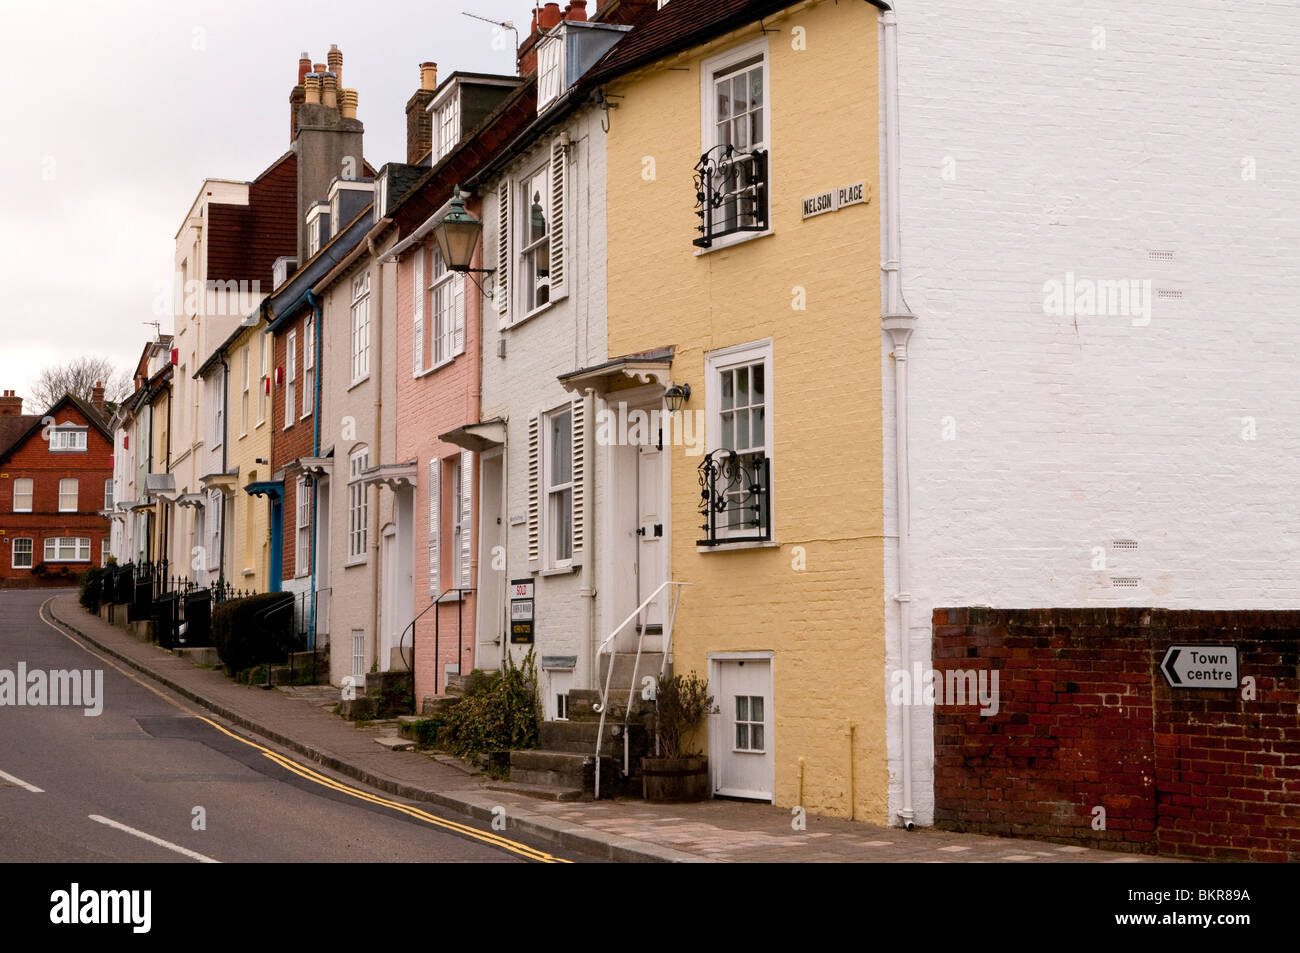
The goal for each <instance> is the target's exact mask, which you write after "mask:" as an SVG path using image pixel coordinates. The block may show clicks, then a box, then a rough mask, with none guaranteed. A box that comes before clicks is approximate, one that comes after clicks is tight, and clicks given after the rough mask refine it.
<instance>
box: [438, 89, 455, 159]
mask: <svg viewBox="0 0 1300 953" xmlns="http://www.w3.org/2000/svg"><path fill="white" fill-rule="evenodd" d="M437 119H438V123H437V128H436V129H435V132H436V133H437V136H438V142H437V153H436V155H435V156H434V163H435V164H436V163H437V161H438V160H439V159H441V158H442V157H443V156H445V155H447V153H449V152H451V150H452V149H454V148H455V147H456V143H457V142H459V141H460V89H459V88H453V89H452V91H451V95H450V96H448V97H447V102H445V103H444V104H442V105H441V106H439V107H438V111H437Z"/></svg>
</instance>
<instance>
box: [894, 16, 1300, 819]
mask: <svg viewBox="0 0 1300 953" xmlns="http://www.w3.org/2000/svg"><path fill="white" fill-rule="evenodd" d="M896 6H897V8H898V22H899V74H900V85H901V110H900V117H901V134H902V215H903V256H902V264H903V280H904V292H905V295H906V298H907V300H908V303H909V304H910V306H911V308H912V310H913V311H914V312H915V313H916V315H917V316H918V318H919V322H918V326H917V330H916V333H915V334H914V335H913V337H912V341H911V346H910V355H911V365H910V374H911V385H910V386H911V402H910V417H911V426H910V428H909V430H910V438H911V448H912V454H911V460H912V478H911V485H912V531H913V537H914V553H913V586H912V595H913V598H914V600H915V601H914V603H913V606H914V609H913V617H912V618H913V641H912V644H913V646H914V649H913V657H914V658H917V657H919V658H921V659H922V660H923V662H924V660H926V659H928V652H929V630H930V616H931V612H932V610H933V608H935V607H936V606H949V605H963V606H964V605H979V604H988V605H994V606H1000V607H1034V606H1092V605H1134V604H1138V605H1158V606H1166V607H1169V608H1203V609H1208V608H1233V609H1246V608H1295V607H1297V606H1300V568H1298V567H1297V563H1296V560H1295V553H1296V548H1297V540H1300V506H1298V505H1297V503H1296V497H1297V493H1296V485H1297V460H1298V459H1300V387H1297V385H1296V381H1295V379H1296V370H1295V366H1294V364H1295V355H1296V353H1297V345H1298V344H1300V327H1298V326H1297V315H1296V313H1295V309H1294V302H1295V301H1296V299H1297V297H1300V269H1297V267H1296V250H1297V248H1300V165H1297V163H1296V161H1295V139H1296V137H1295V130H1296V110H1295V102H1296V99H1297V95H1300V75H1298V74H1297V68H1296V65H1295V64H1296V63H1297V62H1300V11H1297V10H1296V8H1295V7H1294V6H1293V5H1291V4H1289V3H1283V2H1263V0H1252V2H1251V3H1248V4H1239V5H1234V6H1224V5H1223V4H1222V3H1217V2H1211V0H1177V2H1175V0H1145V2H1143V3H1141V4H1126V5H1119V4H1108V3H1098V2H1083V3H1069V2H1065V0H1036V2H1034V3H1027V2H995V3H985V4H966V3H957V2H955V0H927V2H924V3H922V2H919V0H899V3H898V4H897V5H896ZM1101 30H1104V43H1105V45H1104V49H1095V48H1094V41H1095V40H1099V39H1100V38H1101V34H1100V32H1099V31H1101ZM948 159H951V160H952V163H953V166H952V167H953V168H955V178H947V179H946V178H944V176H943V171H944V166H945V162H946V161H947V160H948ZM1249 161H1253V163H1254V167H1255V176H1256V177H1255V178H1254V179H1249V178H1244V177H1243V167H1244V166H1243V164H1244V163H1248V162H1249ZM1151 250H1159V251H1171V252H1173V258H1172V260H1158V259H1153V258H1151V257H1149V251H1151ZM1067 272H1073V273H1074V274H1075V275H1076V276H1077V277H1087V278H1105V279H1129V280H1149V281H1150V282H1151V283H1152V287H1153V289H1156V290H1159V289H1165V290H1175V291H1180V292H1181V293H1182V294H1181V300H1172V299H1158V300H1156V301H1155V302H1154V305H1153V310H1152V314H1151V320H1150V324H1149V325H1147V326H1134V324H1133V320H1132V319H1131V318H1129V317H1122V316H1097V315H1079V316H1078V317H1077V319H1076V318H1073V317H1069V316H1055V315H1049V314H1045V313H1044V308H1043V287H1044V282H1046V281H1048V280H1051V279H1058V280H1064V278H1065V275H1066V273H1067ZM888 351H889V347H888V346H885V347H884V349H883V351H882V357H883V360H884V368H885V370H886V373H887V377H886V380H887V381H888V382H889V385H890V386H888V387H887V389H886V395H885V396H886V400H887V401H888V402H889V403H887V404H886V406H887V407H890V406H892V400H893V394H892V374H893V371H892V366H891V363H892V362H890V360H889V359H888V357H887V354H888ZM1247 417H1249V418H1253V419H1254V422H1255V426H1256V428H1257V438H1256V439H1255V440H1253V441H1250V440H1243V439H1242V431H1243V418H1247ZM945 418H951V423H952V425H954V426H955V428H956V438H955V439H953V440H944V439H942V429H943V426H944V419H945ZM892 441H893V435H892V433H891V432H887V433H886V449H887V459H890V460H891V463H890V464H889V470H890V472H889V475H888V479H887V486H886V502H887V505H888V506H889V507H890V509H891V511H892V504H893V499H894V497H893V485H892V448H893V442H892ZM893 517H894V514H893V513H892V512H891V513H890V520H889V526H890V532H891V533H892V532H894V525H895V524H894V519H893ZM1119 537H1125V538H1131V539H1134V540H1137V541H1138V544H1139V548H1138V549H1137V550H1136V551H1115V550H1113V549H1111V541H1112V540H1113V539H1115V538H1119ZM1093 547H1103V549H1104V552H1105V556H1106V559H1107V568H1106V570H1105V571H1094V570H1093V568H1092V560H1093ZM893 560H894V554H893V553H892V552H889V554H888V559H887V570H888V571H889V572H890V574H891V575H890V576H889V577H888V578H889V579H891V580H893V579H894V578H895V577H894V576H893V573H894V571H895V569H894V562H893ZM1112 576H1136V577H1140V579H1141V584H1140V586H1139V587H1137V588H1135V589H1112V588H1111V585H1110V579H1111V577H1112ZM888 588H889V589H890V591H891V592H892V588H893V587H892V584H891V585H890V586H889V587H888ZM889 613H890V614H889V618H890V624H891V625H892V626H893V627H894V630H892V631H891V632H890V633H889V643H890V646H891V663H892V662H893V660H894V654H895V653H896V649H895V646H896V641H897V632H896V628H897V621H896V620H897V616H896V614H895V613H896V609H895V606H894V604H893V603H892V601H891V604H890V607H889ZM916 724H917V726H918V728H917V731H916V738H917V741H916V751H915V759H914V765H915V770H916V771H917V774H916V781H917V783H916V806H917V808H918V814H919V820H921V822H922V823H928V822H929V821H930V820H931V818H932V807H933V798H932V792H931V790H930V785H931V783H932V772H931V763H932V736H931V732H930V726H929V718H928V716H927V713H926V712H924V711H921V712H919V713H918V716H917V720H916ZM897 728H898V725H897V712H896V711H895V710H892V709H891V712H890V738H891V744H890V751H891V760H890V770H891V778H892V786H891V807H892V808H894V809H897V808H898V807H899V806H900V804H899V800H898V798H899V777H898V772H899V768H900V764H899V761H898V756H899V752H898V735H897Z"/></svg>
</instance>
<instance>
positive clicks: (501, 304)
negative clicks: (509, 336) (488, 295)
mask: <svg viewBox="0 0 1300 953" xmlns="http://www.w3.org/2000/svg"><path fill="white" fill-rule="evenodd" d="M496 302H497V311H498V312H499V313H500V315H501V322H500V324H501V326H502V327H505V326H506V325H507V324H509V323H510V180H509V179H502V180H501V184H500V185H498V186H497V292H496Z"/></svg>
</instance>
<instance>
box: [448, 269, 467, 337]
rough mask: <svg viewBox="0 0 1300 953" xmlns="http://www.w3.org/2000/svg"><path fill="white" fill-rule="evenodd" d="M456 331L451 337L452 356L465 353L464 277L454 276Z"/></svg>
mask: <svg viewBox="0 0 1300 953" xmlns="http://www.w3.org/2000/svg"><path fill="white" fill-rule="evenodd" d="M455 280H456V331H455V333H454V335H453V338H454V339H453V341H452V345H453V346H452V352H451V353H452V354H453V355H456V354H464V353H465V276H464V275H457V276H456V279H455Z"/></svg>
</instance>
